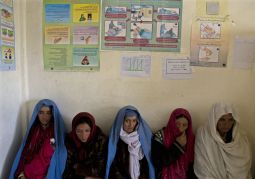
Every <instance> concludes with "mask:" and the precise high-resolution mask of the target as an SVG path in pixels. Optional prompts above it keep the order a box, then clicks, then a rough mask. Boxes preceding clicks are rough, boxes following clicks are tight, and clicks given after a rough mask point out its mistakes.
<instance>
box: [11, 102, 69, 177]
mask: <svg viewBox="0 0 255 179" xmlns="http://www.w3.org/2000/svg"><path fill="white" fill-rule="evenodd" d="M64 132H65V127H64V122H63V119H62V116H61V115H60V112H59V110H58V107H57V106H56V104H55V103H54V102H53V101H51V100H49V99H43V100H40V101H39V102H38V103H37V105H36V106H35V108H34V111H33V114H32V117H31V120H30V123H29V126H28V129H27V132H26V135H25V137H24V139H23V141H22V144H21V146H20V148H19V151H18V153H17V155H16V157H15V160H14V163H13V165H12V169H11V173H10V176H9V179H14V178H18V179H45V178H46V179H61V178H62V173H63V171H64V168H65V163H66V157H67V152H66V148H65V144H64Z"/></svg>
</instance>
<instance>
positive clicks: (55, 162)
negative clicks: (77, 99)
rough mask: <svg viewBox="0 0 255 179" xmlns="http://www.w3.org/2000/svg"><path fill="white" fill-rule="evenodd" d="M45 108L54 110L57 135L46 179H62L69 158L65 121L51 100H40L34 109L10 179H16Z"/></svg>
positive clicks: (55, 132) (55, 133)
mask: <svg viewBox="0 0 255 179" xmlns="http://www.w3.org/2000/svg"><path fill="white" fill-rule="evenodd" d="M43 106H47V107H51V108H52V115H53V119H54V135H55V136H54V138H55V150H54V154H53V156H52V158H51V162H50V166H49V168H48V173H47V176H46V179H52V178H54V179H61V178H62V173H63V171H64V169H65V163H66V158H67V151H66V147H65V144H64V134H65V126H64V121H63V119H62V116H61V114H60V112H59V109H58V107H57V105H56V104H55V103H54V102H53V101H51V100H49V99H43V100H40V101H39V102H38V103H37V104H36V106H35V108H34V111H33V114H32V117H31V120H30V122H29V125H28V129H27V131H26V134H25V137H24V139H23V141H22V144H21V146H20V148H19V151H18V153H17V154H16V157H15V160H14V162H13V165H12V168H11V172H10V176H9V179H14V174H15V171H16V169H17V167H18V165H19V161H20V157H21V154H22V151H23V149H24V146H25V144H26V141H27V137H28V135H29V132H30V129H31V128H32V126H33V124H34V123H35V122H36V121H37V119H38V118H37V116H38V113H39V111H40V110H41V108H42V107H43Z"/></svg>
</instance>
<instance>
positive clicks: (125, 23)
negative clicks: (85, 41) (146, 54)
mask: <svg viewBox="0 0 255 179" xmlns="http://www.w3.org/2000/svg"><path fill="white" fill-rule="evenodd" d="M102 14H103V15H102V22H101V27H102V31H101V37H102V43H101V48H102V49H103V50H126V51H165V52H179V51H180V45H181V23H182V21H181V19H182V1H181V0H180V1H174V2H173V1H168V0H161V1H157V2H155V1H153V0H151V1H146V2H141V1H140V0H131V1H128V2H127V1H126V2H125V1H119V0H104V1H103V2H102Z"/></svg>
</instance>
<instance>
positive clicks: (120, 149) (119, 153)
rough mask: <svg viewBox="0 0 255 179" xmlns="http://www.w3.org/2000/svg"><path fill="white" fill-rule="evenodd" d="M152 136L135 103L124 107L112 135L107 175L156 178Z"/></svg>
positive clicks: (114, 125) (106, 176)
mask: <svg viewBox="0 0 255 179" xmlns="http://www.w3.org/2000/svg"><path fill="white" fill-rule="evenodd" d="M119 139H120V140H119ZM151 139H152V132H151V129H150V127H149V126H148V124H147V123H146V122H145V121H144V120H143V118H142V116H141V115H140V113H139V111H138V110H137V109H136V108H135V107H133V106H125V107H123V108H122V109H120V110H119V112H118V114H117V116H116V118H115V121H114V123H113V126H112V128H111V131H110V135H109V144H108V158H107V165H106V175H105V179H108V178H110V179H111V178H116V179H118V178H121V179H122V178H125V179H145V178H146V179H155V171H154V167H153V164H152V159H151Z"/></svg>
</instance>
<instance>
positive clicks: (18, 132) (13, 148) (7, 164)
mask: <svg viewBox="0 0 255 179" xmlns="http://www.w3.org/2000/svg"><path fill="white" fill-rule="evenodd" d="M36 102H38V100H32V101H28V102H25V103H23V104H22V105H21V107H20V111H19V115H18V119H17V122H16V126H15V127H14V131H15V132H14V134H13V139H10V140H12V143H11V145H10V149H9V151H8V153H7V155H6V158H5V160H4V163H3V170H2V173H1V174H0V178H3V179H7V178H9V174H10V171H11V167H12V164H13V161H14V159H15V156H16V154H17V152H18V150H19V147H20V145H21V142H22V138H23V136H24V135H25V132H26V129H27V125H28V122H29V120H30V116H31V114H32V112H31V111H32V110H33V109H34V104H35V103H36ZM29 115H30V116H29ZM28 116H29V117H28ZM23 119H25V120H23ZM23 128H24V129H25V130H24V131H23Z"/></svg>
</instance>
